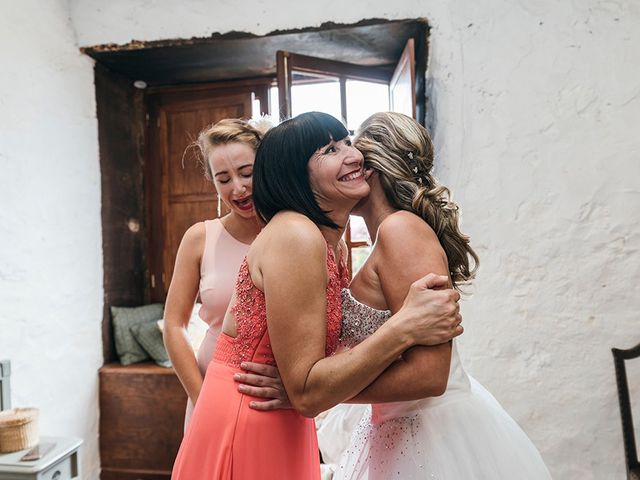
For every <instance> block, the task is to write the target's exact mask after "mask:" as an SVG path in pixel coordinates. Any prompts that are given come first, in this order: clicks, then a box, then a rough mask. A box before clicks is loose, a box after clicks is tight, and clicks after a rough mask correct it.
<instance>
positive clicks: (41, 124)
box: [0, 0, 640, 480]
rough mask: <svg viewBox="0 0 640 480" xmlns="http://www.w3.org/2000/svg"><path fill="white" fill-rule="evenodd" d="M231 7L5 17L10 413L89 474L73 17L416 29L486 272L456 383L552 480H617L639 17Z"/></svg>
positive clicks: (550, 9) (630, 281) (96, 246)
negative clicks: (477, 394)
mask: <svg viewBox="0 0 640 480" xmlns="http://www.w3.org/2000/svg"><path fill="white" fill-rule="evenodd" d="M241 4H242V8H238V3H237V2H231V1H228V0H224V1H222V0H221V1H217V2H211V1H206V0H188V1H185V0H182V1H175V0H174V1H168V0H166V1H162V2H160V1H149V0H127V1H124V0H111V1H110V2H103V1H101V0H70V1H69V12H67V11H66V10H65V8H66V3H64V2H62V1H59V2H57V3H56V2H49V3H46V2H45V4H43V3H41V2H39V3H38V4H37V5H36V2H35V1H34V0H31V1H30V2H21V3H20V7H19V9H18V7H17V6H10V5H9V4H7V3H6V2H5V3H4V4H3V6H2V15H0V18H2V20H0V22H1V23H2V28H0V40H2V41H1V42H0V57H1V58H2V70H3V73H2V75H0V87H1V88H0V112H1V113H0V121H1V122H2V124H1V125H0V167H1V172H2V173H1V176H0V179H1V183H2V188H1V189H0V201H1V204H2V210H1V211H0V231H1V232H2V234H1V235H0V252H2V254H1V255H2V257H1V259H2V261H1V262H0V309H2V310H1V311H0V315H1V316H0V322H2V323H0V325H1V327H0V356H2V357H6V356H8V357H11V358H12V360H13V361H14V368H15V377H14V403H15V404H27V403H36V404H38V405H40V406H41V407H42V408H43V430H44V431H47V433H63V434H78V435H81V436H83V437H84V438H85V441H86V442H88V444H87V447H88V448H86V449H85V464H89V465H88V468H87V469H86V470H85V471H86V472H88V473H87V474H86V475H87V478H91V476H93V475H94V474H95V465H96V463H97V442H96V431H97V428H96V418H97V417H96V415H97V412H96V407H97V401H96V392H97V389H96V370H97V368H98V366H99V364H100V338H99V337H100V335H99V323H100V306H101V278H102V273H101V264H102V263H101V252H100V214H99V213H100V212H99V202H100V199H99V167H98V154H97V140H96V137H97V135H96V123H95V104H94V96H93V77H92V71H91V62H90V61H89V60H88V59H86V58H83V57H81V56H79V54H78V51H77V45H76V39H74V37H73V32H72V30H71V28H70V26H69V23H68V19H67V14H68V13H69V14H70V16H71V21H72V24H73V27H74V29H75V34H76V38H77V43H78V44H79V45H80V46H90V45H97V44H103V43H119V44H123V43H127V42H129V41H131V40H132V39H138V40H158V39H168V38H190V37H194V36H197V37H206V36H208V35H210V34H211V33H214V32H220V33H224V32H227V31H230V30H240V31H247V32H251V33H255V34H264V33H268V32H270V31H272V30H275V29H287V28H301V27H308V26H317V25H319V24H321V23H322V22H325V21H334V22H342V23H353V22H356V21H359V20H361V19H364V18H375V17H380V18H387V19H402V18H417V17H426V18H427V19H428V20H429V21H430V23H431V25H432V26H433V30H432V34H431V51H430V65H429V71H428V80H429V87H430V91H429V94H430V97H431V107H432V108H433V113H434V117H435V127H434V139H435V142H436V145H437V147H438V150H439V161H438V172H439V175H440V177H441V179H442V181H443V182H444V183H446V184H448V185H449V186H451V187H452V189H453V191H454V192H455V196H456V199H457V201H458V202H459V203H460V206H461V209H462V212H463V214H464V230H465V231H466V232H468V233H469V234H471V236H472V239H473V242H474V245H475V246H476V248H477V249H478V251H479V253H480V255H481V258H482V267H481V272H480V274H479V276H478V279H477V281H476V283H475V287H474V289H473V292H474V295H473V297H471V298H470V299H469V300H468V301H467V302H466V303H465V305H464V314H465V325H466V333H465V335H464V337H463V340H462V344H463V345H462V350H463V356H464V358H465V360H466V364H467V366H468V369H469V370H470V371H471V372H472V373H473V374H474V375H475V376H476V377H477V378H478V379H479V380H480V381H481V382H482V383H484V384H485V385H486V386H487V387H488V388H489V389H490V390H491V391H492V392H493V393H494V394H495V395H496V397H497V398H498V399H499V400H500V401H501V402H502V403H503V405H504V406H505V407H506V409H507V410H508V411H509V412H510V413H511V414H512V415H513V416H514V417H515V418H516V419H517V420H518V422H519V423H520V424H521V425H522V426H523V427H524V428H525V430H526V431H527V432H528V433H529V435H530V436H531V438H532V439H533V440H534V442H535V443H536V444H537V445H538V447H539V448H540V449H541V451H542V454H543V456H544V457H545V459H546V461H547V462H548V464H549V466H550V468H551V470H552V473H553V475H554V478H557V479H562V480H564V479H580V480H588V479H598V480H599V479H605V478H606V479H622V478H624V466H623V461H622V443H621V438H620V436H621V434H620V425H619V414H618V408H617V403H616V395H615V384H614V378H613V370H612V362H611V355H610V352H609V348H610V347H612V346H618V347H630V346H632V345H634V344H636V343H637V342H638V341H640V328H639V326H638V325H639V323H638V320H637V316H636V312H637V311H638V310H640V295H639V294H640V286H639V284H638V273H639V271H640V259H639V257H638V255H634V253H637V251H638V248H639V247H640V234H639V231H638V227H636V225H635V224H636V223H637V219H638V212H640V185H639V184H640V164H639V162H638V160H639V158H638V157H639V156H640V141H639V139H638V135H637V133H636V130H637V125H639V124H640V84H639V83H638V81H637V79H638V78H640V49H638V48H637V45H639V44H640V29H639V28H638V26H640V4H638V3H637V2H633V1H632V0H618V1H598V0H581V1H578V0H570V1H565V2H556V1H554V0H537V1H535V2H524V1H515V2H514V1H507V0H482V1H474V0H458V1H456V2H447V1H443V0H436V1H432V2H421V1H417V0H396V1H395V2H387V1H383V0H370V1H369V2H366V3H365V2H350V3H345V2H340V1H336V0H329V1H325V2H317V3H316V4H310V3H308V2H293V1H285V0H271V1H268V2H267V1H266V0H245V1H244V2H242V3H241ZM251 11H253V12H254V14H253V15H248V14H247V12H251ZM28 187H31V188H28ZM80 206H82V207H80ZM5 352H6V354H5ZM634 393H636V394H639V395H640V389H639V388H637V387H636V390H635V392H634Z"/></svg>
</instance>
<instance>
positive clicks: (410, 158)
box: [407, 152, 413, 160]
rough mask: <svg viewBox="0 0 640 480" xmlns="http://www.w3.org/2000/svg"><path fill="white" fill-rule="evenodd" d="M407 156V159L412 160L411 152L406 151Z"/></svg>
mask: <svg viewBox="0 0 640 480" xmlns="http://www.w3.org/2000/svg"><path fill="white" fill-rule="evenodd" d="M407 157H409V160H413V152H407Z"/></svg>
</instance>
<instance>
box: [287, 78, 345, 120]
mask: <svg viewBox="0 0 640 480" xmlns="http://www.w3.org/2000/svg"><path fill="white" fill-rule="evenodd" d="M304 112H324V113H328V114H329V115H333V116H334V117H336V118H338V119H340V118H342V114H341V113H340V83H338V81H337V80H335V81H324V82H322V83H310V84H303V85H293V86H292V87H291V114H292V115H293V116H294V117H295V116H296V115H300V114H301V113H304Z"/></svg>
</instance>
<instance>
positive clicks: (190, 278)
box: [164, 222, 205, 403]
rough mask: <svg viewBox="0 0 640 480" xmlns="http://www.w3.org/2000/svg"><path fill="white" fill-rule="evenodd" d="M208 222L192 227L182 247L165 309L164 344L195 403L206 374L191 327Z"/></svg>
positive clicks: (187, 232) (179, 376)
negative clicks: (198, 358) (205, 225)
mask: <svg viewBox="0 0 640 480" xmlns="http://www.w3.org/2000/svg"><path fill="white" fill-rule="evenodd" d="M204 242H205V227H204V223H202V222H201V223H197V224H195V225H193V226H192V227H190V228H189V229H188V230H187V231H186V233H185V234H184V237H183V238H182V241H181V242H180V247H179V248H178V254H177V256H176V264H175V267H174V270H173V278H172V279H171V285H170V286H169V293H168V294H167V302H166V304H165V311H164V345H165V347H166V348H167V353H168V354H169V358H170V359H171V363H172V364H173V368H174V370H175V371H176V374H177V375H178V378H179V379H180V382H181V383H182V386H183V387H184V389H185V391H186V392H187V395H188V396H189V398H190V399H191V401H192V402H193V403H195V402H196V400H197V399H198V395H199V394H200V389H201V388H202V381H203V378H202V374H201V373H200V369H199V368H198V362H197V360H196V357H195V354H194V352H193V348H192V347H191V343H190V342H189V336H188V334H187V326H188V325H189V319H190V318H191V312H192V310H193V305H194V304H195V301H196V298H197V295H198V286H199V283H200V261H201V259H202V253H203V251H204Z"/></svg>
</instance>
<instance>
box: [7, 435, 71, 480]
mask: <svg viewBox="0 0 640 480" xmlns="http://www.w3.org/2000/svg"><path fill="white" fill-rule="evenodd" d="M44 442H47V443H55V447H53V449H52V450H51V451H49V452H47V453H46V454H45V455H44V457H42V458H41V459H39V460H34V461H28V462H21V461H20V458H22V456H23V455H24V454H25V453H27V452H28V451H29V450H30V449H26V450H20V451H19V452H13V453H5V454H0V480H73V479H79V478H80V459H79V456H78V448H79V447H80V445H82V440H80V439H79V438H65V437H41V438H40V443H44Z"/></svg>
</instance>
